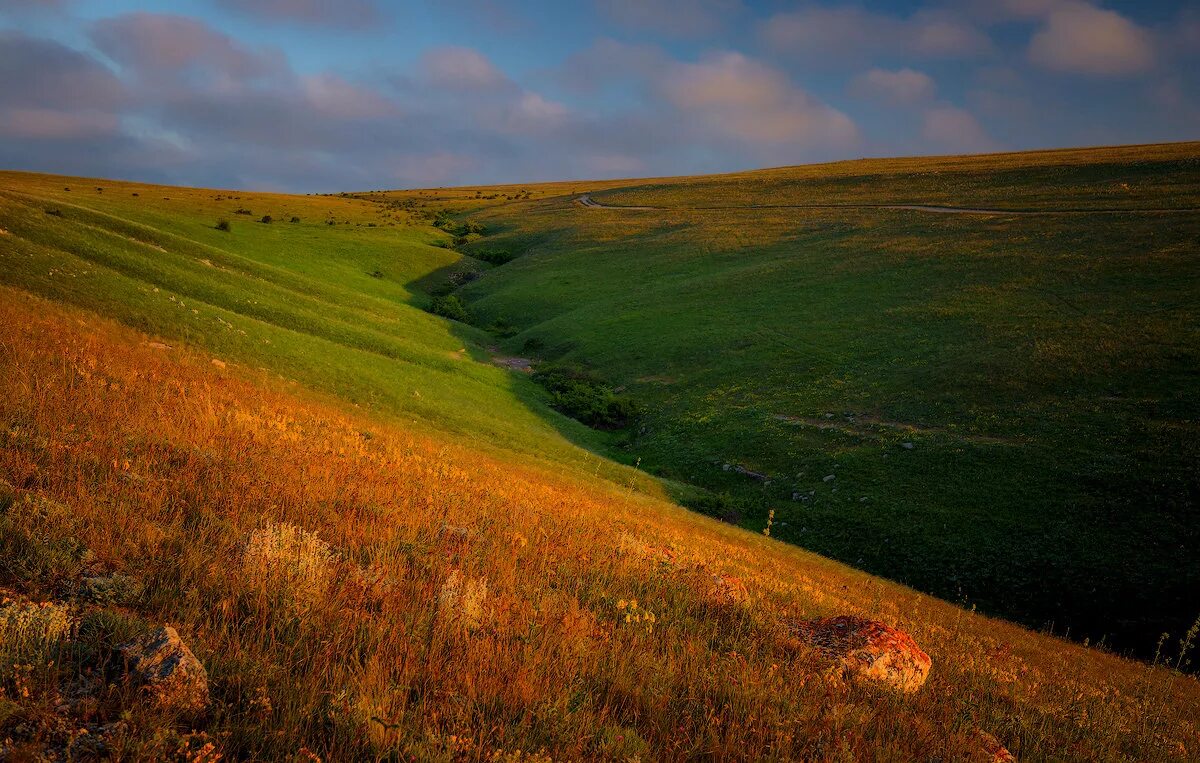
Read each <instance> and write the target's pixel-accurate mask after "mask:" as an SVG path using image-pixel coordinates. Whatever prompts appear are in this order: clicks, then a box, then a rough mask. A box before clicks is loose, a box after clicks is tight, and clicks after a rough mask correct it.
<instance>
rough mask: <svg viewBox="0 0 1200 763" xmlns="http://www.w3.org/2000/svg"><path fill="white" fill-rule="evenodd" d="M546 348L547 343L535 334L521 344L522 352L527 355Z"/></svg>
mask: <svg viewBox="0 0 1200 763" xmlns="http://www.w3.org/2000/svg"><path fill="white" fill-rule="evenodd" d="M544 349H546V343H545V342H543V341H542V340H541V339H538V338H537V337H535V336H531V337H529V338H528V339H526V340H525V344H523V345H521V352H523V353H525V354H526V355H529V354H536V353H539V352H541V351H542V350H544Z"/></svg>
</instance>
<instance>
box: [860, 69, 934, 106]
mask: <svg viewBox="0 0 1200 763" xmlns="http://www.w3.org/2000/svg"><path fill="white" fill-rule="evenodd" d="M936 91H937V85H936V84H934V81H933V78H931V77H930V76H929V75H928V74H925V73H924V72H919V71H916V70H915V69H909V68H907V67H906V68H904V69H898V70H896V71H890V70H888V69H878V68H876V69H871V70H869V71H865V72H863V73H862V74H860V75H858V76H857V77H855V78H854V80H853V81H851V83H850V92H851V94H853V95H855V96H858V97H860V98H871V99H875V100H879V101H882V102H884V103H887V104H891V105H896V106H909V105H912V104H915V103H923V102H926V101H930V100H933V96H934V93H935V92H936Z"/></svg>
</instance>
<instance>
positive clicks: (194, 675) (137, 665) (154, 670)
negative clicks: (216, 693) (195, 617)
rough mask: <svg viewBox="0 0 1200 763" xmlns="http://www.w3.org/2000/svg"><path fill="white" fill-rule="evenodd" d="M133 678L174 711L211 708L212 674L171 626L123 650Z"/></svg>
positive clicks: (156, 700)
mask: <svg viewBox="0 0 1200 763" xmlns="http://www.w3.org/2000/svg"><path fill="white" fill-rule="evenodd" d="M121 654H122V655H123V656H124V657H125V664H126V666H127V667H128V669H129V675H130V677H131V678H132V679H133V680H134V682H135V683H138V684H141V685H142V686H144V687H145V689H146V690H147V692H148V693H149V694H150V695H151V696H152V697H153V698H154V701H155V702H156V703H158V704H159V705H161V706H163V707H167V708H170V709H174V710H186V711H192V712H200V711H203V710H205V709H206V708H207V707H208V702H209V694H208V672H207V671H205V670H204V665H202V664H201V663H200V660H198V659H196V655H194V654H192V650H191V649H188V647H187V645H186V644H184V643H183V640H182V639H180V638H179V633H177V632H176V631H175V629H174V628H172V627H171V626H169V625H164V626H163V627H161V628H159V629H157V630H155V631H153V632H151V633H149V634H147V635H146V636H144V637H142V638H140V639H138V640H137V641H134V642H131V643H128V644H125V645H123V646H122V647H121Z"/></svg>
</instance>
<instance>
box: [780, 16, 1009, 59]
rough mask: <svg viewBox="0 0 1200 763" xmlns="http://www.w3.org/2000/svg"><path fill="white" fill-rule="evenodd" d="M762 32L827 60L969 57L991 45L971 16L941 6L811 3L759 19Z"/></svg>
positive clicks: (784, 47) (789, 48)
mask: <svg viewBox="0 0 1200 763" xmlns="http://www.w3.org/2000/svg"><path fill="white" fill-rule="evenodd" d="M761 34H762V37H763V39H764V40H765V41H766V43H767V45H768V46H769V47H771V48H772V49H774V50H776V51H778V52H780V53H785V54H790V55H792V56H795V57H799V58H812V59H818V58H819V59H824V60H826V61H831V60H832V61H844V60H857V59H862V58H865V57H867V56H875V57H879V56H895V55H907V56H916V57H920V58H959V57H962V58H968V57H975V56H979V55H982V54H986V53H989V52H991V51H992V49H993V46H992V43H991V40H990V39H988V37H987V36H986V35H985V34H984V33H983V32H981V31H980V30H979V29H978V28H977V27H976V26H975V25H974V24H972V23H971V22H970V21H969V20H967V19H966V18H965V17H962V16H959V15H957V14H954V13H951V12H948V11H944V10H921V11H918V12H917V13H915V14H913V15H911V16H908V17H901V16H890V15H886V14H881V13H872V12H871V11H868V10H865V9H863V8H858V7H840V8H839V7H827V6H821V5H813V6H808V7H805V8H801V9H799V10H795V11H788V12H784V13H779V14H776V15H775V16H773V17H772V18H770V19H768V20H767V21H765V22H764V23H763V24H762V27H761Z"/></svg>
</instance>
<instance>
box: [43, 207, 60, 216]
mask: <svg viewBox="0 0 1200 763" xmlns="http://www.w3.org/2000/svg"><path fill="white" fill-rule="evenodd" d="M46 214H48V215H54V216H55V217H62V210H61V209H47V210H46Z"/></svg>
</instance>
